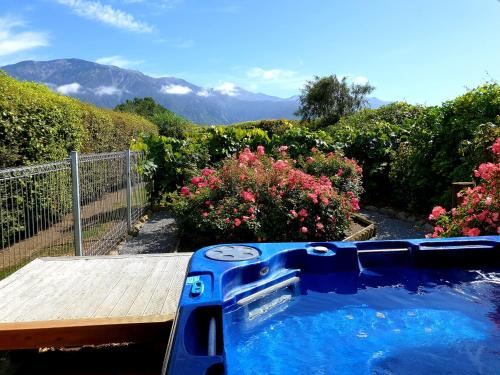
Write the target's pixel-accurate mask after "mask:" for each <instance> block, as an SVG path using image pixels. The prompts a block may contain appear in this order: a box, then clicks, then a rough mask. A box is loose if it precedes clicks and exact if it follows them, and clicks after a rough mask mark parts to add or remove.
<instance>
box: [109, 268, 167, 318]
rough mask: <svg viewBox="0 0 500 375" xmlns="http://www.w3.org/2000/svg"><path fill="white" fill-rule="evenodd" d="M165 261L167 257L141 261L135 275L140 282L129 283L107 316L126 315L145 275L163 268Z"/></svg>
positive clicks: (143, 281)
mask: <svg viewBox="0 0 500 375" xmlns="http://www.w3.org/2000/svg"><path fill="white" fill-rule="evenodd" d="M167 263H168V260H167V259H162V261H161V262H157V263H156V264H151V263H148V264H146V263H142V268H141V269H139V270H138V272H137V275H135V277H136V278H137V279H139V278H140V279H141V282H133V283H130V285H129V287H128V288H127V289H126V290H125V292H124V293H123V294H122V296H121V297H120V300H119V301H118V302H117V303H116V304H115V306H114V307H113V308H112V309H111V311H108V313H107V316H108V317H117V316H128V312H129V311H130V308H131V307H132V304H133V303H134V301H135V300H136V299H137V296H138V295H139V293H140V292H141V290H142V287H143V285H144V283H145V280H146V279H147V277H145V275H153V273H154V271H155V269H156V268H158V269H160V270H163V269H164V268H165V266H166V264H167Z"/></svg>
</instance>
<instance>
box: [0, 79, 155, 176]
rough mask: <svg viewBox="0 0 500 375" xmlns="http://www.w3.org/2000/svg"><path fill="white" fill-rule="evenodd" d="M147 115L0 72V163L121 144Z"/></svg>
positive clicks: (149, 128)
mask: <svg viewBox="0 0 500 375" xmlns="http://www.w3.org/2000/svg"><path fill="white" fill-rule="evenodd" d="M139 132H150V133H156V132H157V129H156V126H154V125H153V124H152V123H150V122H149V121H147V120H145V119H143V118H141V117H139V116H135V115H131V114H124V113H117V112H113V111H110V110H106V109H99V108H97V107H94V106H92V105H89V104H84V103H82V102H80V101H78V100H76V99H72V98H68V97H65V96H62V95H58V94H56V93H54V92H52V91H51V90H50V89H49V88H47V87H46V86H44V85H41V84H36V83H30V82H19V81H17V80H15V79H13V78H10V77H9V76H7V75H6V74H5V73H3V72H0V168H1V167H9V166H18V165H25V164H32V163H39V162H47V161H54V160H60V159H63V158H65V157H67V156H68V153H69V152H70V151H72V150H77V151H84V152H100V151H112V150H124V149H126V148H128V146H129V144H130V141H131V139H132V138H133V137H135V136H136V135H137V134H138V133H139Z"/></svg>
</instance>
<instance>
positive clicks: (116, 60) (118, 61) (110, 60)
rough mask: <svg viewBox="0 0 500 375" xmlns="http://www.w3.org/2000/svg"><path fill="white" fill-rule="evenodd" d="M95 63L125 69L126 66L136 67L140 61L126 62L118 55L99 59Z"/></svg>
mask: <svg viewBox="0 0 500 375" xmlns="http://www.w3.org/2000/svg"><path fill="white" fill-rule="evenodd" d="M95 62H96V63H98V64H103V65H114V66H117V67H119V68H126V67H128V66H131V65H137V64H139V63H140V61H131V60H127V59H126V58H124V57H122V56H120V55H114V56H105V57H100V58H98V59H97V60H96V61H95Z"/></svg>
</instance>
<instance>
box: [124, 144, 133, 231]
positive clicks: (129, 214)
mask: <svg viewBox="0 0 500 375" xmlns="http://www.w3.org/2000/svg"><path fill="white" fill-rule="evenodd" d="M125 155H126V157H125V163H126V166H125V168H126V176H127V229H128V231H129V232H130V231H131V230H132V180H131V173H130V149H128V150H127V151H125Z"/></svg>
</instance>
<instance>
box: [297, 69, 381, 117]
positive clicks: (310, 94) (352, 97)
mask: <svg viewBox="0 0 500 375" xmlns="http://www.w3.org/2000/svg"><path fill="white" fill-rule="evenodd" d="M374 89H375V87H373V86H371V85H370V84H368V83H366V84H362V85H360V84H355V83H352V84H351V85H349V84H348V82H347V78H346V77H343V78H341V79H339V78H338V77H337V76H336V75H330V76H327V77H318V76H316V77H314V80H312V81H308V82H307V83H306V85H305V87H304V88H303V89H302V94H301V95H300V99H299V100H300V107H299V109H298V111H297V112H296V113H295V114H296V115H297V116H300V117H301V118H302V120H304V121H311V120H319V121H320V123H321V124H323V125H331V124H335V123H337V122H338V121H339V120H340V118H341V117H342V116H346V115H350V114H353V113H354V112H356V111H357V110H359V109H361V108H362V107H363V106H365V104H366V103H367V100H366V96H367V95H368V94H370V93H371V92H372V91H373V90H374Z"/></svg>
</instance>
